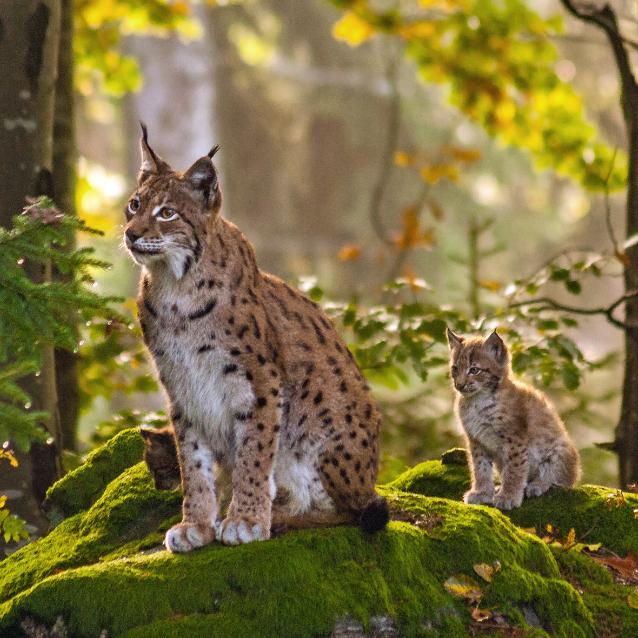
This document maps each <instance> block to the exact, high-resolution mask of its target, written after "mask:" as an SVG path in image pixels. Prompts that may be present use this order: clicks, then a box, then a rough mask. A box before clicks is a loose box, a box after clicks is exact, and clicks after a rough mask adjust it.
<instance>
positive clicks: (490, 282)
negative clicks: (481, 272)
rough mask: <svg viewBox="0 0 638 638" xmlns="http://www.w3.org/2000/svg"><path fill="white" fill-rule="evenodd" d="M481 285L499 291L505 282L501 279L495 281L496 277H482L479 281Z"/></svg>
mask: <svg viewBox="0 0 638 638" xmlns="http://www.w3.org/2000/svg"><path fill="white" fill-rule="evenodd" d="M479 286H480V287H481V288H485V289H486V290H491V291H492V292H498V291H499V290H500V289H501V288H502V287H503V284H502V283H501V282H500V281H495V280H494V279H481V280H480V281H479Z"/></svg>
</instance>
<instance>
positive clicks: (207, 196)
mask: <svg viewBox="0 0 638 638" xmlns="http://www.w3.org/2000/svg"><path fill="white" fill-rule="evenodd" d="M218 150H219V146H214V147H213V148H212V149H211V150H210V151H209V153H208V155H205V156H204V157H200V158H199V159H198V160H197V161H196V162H195V163H194V164H193V165H192V166H191V167H190V168H189V169H188V170H187V171H186V172H185V173H184V179H185V180H186V181H187V182H189V183H190V186H191V188H192V189H193V190H194V191H199V192H200V193H201V194H202V197H203V198H204V206H205V207H206V210H207V211H208V210H209V209H210V208H211V206H212V207H213V208H219V206H220V204H221V193H220V192H219V184H218V183H217V171H216V170H215V166H214V165H213V159H212V158H213V156H214V155H215V153H217V151H218Z"/></svg>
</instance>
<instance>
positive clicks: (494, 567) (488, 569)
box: [473, 561, 501, 583]
mask: <svg viewBox="0 0 638 638" xmlns="http://www.w3.org/2000/svg"><path fill="white" fill-rule="evenodd" d="M473 567H474V571H475V572H476V573H477V574H478V575H479V576H480V577H481V578H482V579H483V580H485V581H487V582H488V583H491V582H492V578H493V576H494V574H496V572H498V571H500V570H501V563H499V561H495V562H494V563H492V564H491V565H489V564H488V563H477V564H476V565H474V566H473Z"/></svg>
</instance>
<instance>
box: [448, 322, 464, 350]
mask: <svg viewBox="0 0 638 638" xmlns="http://www.w3.org/2000/svg"><path fill="white" fill-rule="evenodd" d="M446 332H447V342H448V344H449V346H450V350H454V348H458V347H459V346H461V345H463V341H464V339H463V337H459V335H457V334H455V333H454V332H452V331H451V330H450V328H449V327H448V328H447V331H446Z"/></svg>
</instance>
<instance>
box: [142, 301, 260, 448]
mask: <svg viewBox="0 0 638 638" xmlns="http://www.w3.org/2000/svg"><path fill="white" fill-rule="evenodd" d="M182 305H183V304H180V303H179V302H178V301H176V300H174V299H173V300H171V301H170V302H169V303H166V302H165V303H162V304H155V306H154V307H153V310H154V311H155V315H154V316H153V315H151V316H150V317H148V316H147V317H145V319H146V322H147V323H148V326H147V327H146V329H145V334H146V340H147V345H148V346H149V349H150V351H151V353H152V354H153V359H154V362H155V365H156V367H157V369H158V372H159V377H160V380H161V383H162V385H163V386H164V388H165V389H166V392H167V394H168V395H169V397H170V399H171V403H172V404H173V405H174V406H179V410H180V411H181V412H182V414H183V415H184V417H185V418H187V419H188V420H189V421H190V423H192V425H194V426H196V427H197V428H199V429H201V430H202V433H203V434H204V435H205V436H207V438H209V439H210V442H211V444H212V445H213V448H214V449H215V450H217V451H219V452H221V453H227V452H228V451H229V448H230V447H232V445H233V443H234V432H233V430H234V424H235V415H236V414H237V413H246V412H249V411H250V409H251V408H252V405H253V403H254V400H255V396H254V393H253V389H252V386H251V384H250V383H249V381H248V380H247V379H246V375H245V374H244V373H243V372H244V371H243V370H242V369H241V368H240V366H239V365H238V364H237V362H236V361H235V360H234V359H233V357H232V356H231V355H230V353H229V348H228V347H227V346H226V345H225V344H224V343H223V342H222V340H220V339H219V337H218V336H217V334H216V328H218V326H217V325H216V321H215V319H216V317H215V313H214V312H213V311H212V310H209V311H208V312H207V313H206V314H202V316H196V315H198V314H200V313H202V312H203V310H205V309H206V305H203V306H202V310H194V311H193V310H189V311H187V312H180V307H181V306H182ZM190 306H191V307H192V304H191V305H190ZM146 314H148V312H147V313H146ZM193 317H194V318H193Z"/></svg>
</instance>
